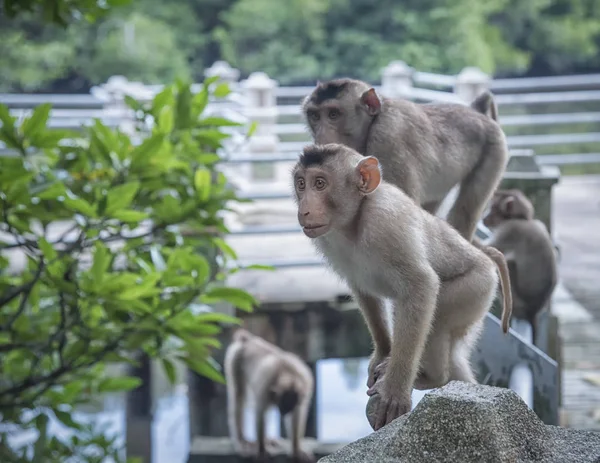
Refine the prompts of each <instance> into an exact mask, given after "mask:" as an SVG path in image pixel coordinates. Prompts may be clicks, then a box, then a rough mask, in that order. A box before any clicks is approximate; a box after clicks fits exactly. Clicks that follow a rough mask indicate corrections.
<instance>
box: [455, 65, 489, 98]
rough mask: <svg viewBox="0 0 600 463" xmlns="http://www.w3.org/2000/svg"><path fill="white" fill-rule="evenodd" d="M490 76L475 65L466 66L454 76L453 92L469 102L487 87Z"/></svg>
mask: <svg viewBox="0 0 600 463" xmlns="http://www.w3.org/2000/svg"><path fill="white" fill-rule="evenodd" d="M490 80H491V78H490V76H489V75H487V74H486V73H485V72H483V71H482V70H481V69H479V68H477V67H472V66H469V67H466V68H464V69H463V70H462V71H460V73H459V74H458V75H457V76H456V83H455V84H454V93H456V94H457V95H458V96H459V97H460V98H461V99H462V100H463V101H465V102H467V103H470V102H471V101H473V100H474V99H475V98H477V97H478V96H479V95H480V94H481V93H482V92H483V91H484V90H486V89H487V88H488V87H489V83H490Z"/></svg>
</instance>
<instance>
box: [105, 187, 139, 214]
mask: <svg viewBox="0 0 600 463" xmlns="http://www.w3.org/2000/svg"><path fill="white" fill-rule="evenodd" d="M139 189H140V182H138V181H133V182H129V183H125V184H124V185H119V186H116V187H114V188H111V189H110V191H109V192H108V195H107V197H108V206H107V207H106V214H108V215H112V213H113V212H116V211H119V210H121V209H125V208H127V207H128V206H129V205H130V204H131V202H132V201H133V198H135V195H136V194H137V192H138V190H139Z"/></svg>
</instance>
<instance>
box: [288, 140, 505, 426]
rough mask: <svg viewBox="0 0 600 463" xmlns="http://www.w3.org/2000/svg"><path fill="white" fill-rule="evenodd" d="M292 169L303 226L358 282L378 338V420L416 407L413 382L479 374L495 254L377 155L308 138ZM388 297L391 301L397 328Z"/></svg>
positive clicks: (374, 369)
mask: <svg viewBox="0 0 600 463" xmlns="http://www.w3.org/2000/svg"><path fill="white" fill-rule="evenodd" d="M334 151H337V154H335V155H334V154H332V153H333V152H334ZM319 152H321V153H322V159H321V162H316V163H310V165H309V166H308V167H305V165H304V162H303V157H306V156H307V155H308V156H309V157H310V158H311V159H315V158H317V157H318V154H319ZM292 176H293V179H294V191H295V195H294V197H295V200H296V202H297V205H298V221H299V223H300V225H301V226H302V227H303V230H304V233H305V234H306V235H307V236H309V237H311V238H313V243H314V245H315V247H316V249H317V250H318V251H319V252H320V253H321V254H322V255H323V256H324V257H325V259H326V261H327V263H328V264H329V266H330V267H331V268H332V269H333V271H334V272H336V273H337V274H338V275H339V276H340V277H342V278H343V279H344V280H345V281H346V282H347V284H348V285H349V287H350V288H351V289H352V292H353V294H354V296H355V297H356V299H357V301H358V303H359V306H360V308H361V311H362V313H363V316H364V318H365V321H366V323H367V325H368V327H369V331H370V333H371V335H372V337H373V340H374V344H375V346H374V353H373V355H372V357H371V361H370V364H369V379H368V382H367V385H368V386H369V388H370V389H369V393H379V394H380V395H381V396H382V400H381V402H380V408H379V412H378V413H379V415H378V427H381V426H383V425H385V424H386V423H389V422H390V421H391V420H393V419H395V418H396V417H398V416H399V415H402V414H404V413H406V412H408V411H409V410H410V404H411V398H410V393H411V390H412V388H413V386H414V387H416V388H419V389H430V388H433V387H438V386H442V385H443V384H446V383H447V382H448V381H449V380H451V379H458V380H463V381H470V382H475V378H474V375H473V373H472V371H471V368H470V366H469V363H468V358H469V352H470V351H471V349H472V348H473V345H474V344H475V342H476V341H477V338H478V336H479V332H480V329H481V323H482V319H483V317H484V315H485V313H486V312H487V311H488V310H489V308H490V306H491V304H492V301H493V298H494V295H495V292H496V286H497V283H498V276H497V273H496V270H497V265H496V263H495V262H494V261H493V260H492V259H491V258H490V257H489V256H488V255H487V254H486V253H485V252H484V251H482V250H480V249H478V248H476V247H475V246H473V245H472V244H471V243H469V242H468V241H467V240H466V239H465V238H463V237H462V236H461V235H460V233H458V232H457V231H456V230H455V229H454V228H452V227H451V226H450V225H449V224H448V223H446V222H445V221H443V220H442V219H440V218H438V217H435V216H433V215H431V214H428V213H427V212H425V211H424V210H423V209H422V208H421V207H419V205H418V204H417V203H415V202H414V200H412V199H411V198H410V197H409V196H407V195H406V194H405V193H404V192H403V191H402V190H401V189H400V188H398V187H396V186H394V185H392V184H391V183H388V182H386V181H384V180H381V171H380V166H379V165H378V162H377V160H376V158H374V157H364V156H362V155H360V154H359V153H358V152H356V151H355V150H353V149H351V148H349V147H347V146H344V145H339V144H337V145H331V144H330V145H326V146H309V147H306V148H305V150H304V153H303V155H302V156H301V158H300V160H299V161H298V163H297V164H296V166H295V168H294V170H293V173H292ZM385 299H389V300H391V301H392V303H393V306H394V314H393V315H394V316H393V319H394V323H393V330H392V333H391V335H390V332H389V329H388V328H387V325H386V323H385V319H384V314H383V307H384V306H383V301H384V300H385ZM388 357H389V359H388ZM388 363H389V368H387V366H388ZM378 377H380V378H381V379H380V380H378Z"/></svg>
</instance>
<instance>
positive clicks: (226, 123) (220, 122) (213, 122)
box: [198, 116, 243, 127]
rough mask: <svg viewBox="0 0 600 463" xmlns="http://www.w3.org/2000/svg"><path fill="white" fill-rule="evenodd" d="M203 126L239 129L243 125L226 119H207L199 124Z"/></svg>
mask: <svg viewBox="0 0 600 463" xmlns="http://www.w3.org/2000/svg"><path fill="white" fill-rule="evenodd" d="M198 125H201V126H215V127H239V126H241V125H243V124H241V123H239V122H235V121H232V120H229V119H225V118H224V117H212V116H211V117H206V118H204V119H202V120H201V121H199V122H198Z"/></svg>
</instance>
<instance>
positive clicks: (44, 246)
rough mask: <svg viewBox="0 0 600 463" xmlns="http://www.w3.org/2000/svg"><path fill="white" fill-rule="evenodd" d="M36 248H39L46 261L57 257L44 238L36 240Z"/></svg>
mask: <svg viewBox="0 0 600 463" xmlns="http://www.w3.org/2000/svg"><path fill="white" fill-rule="evenodd" d="M38 248H40V250H41V251H42V253H43V254H44V257H45V258H46V261H50V260H53V259H56V257H57V255H58V254H57V253H56V251H55V250H54V248H53V247H52V245H51V244H50V243H48V241H47V240H46V238H44V237H42V238H40V239H39V240H38Z"/></svg>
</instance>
